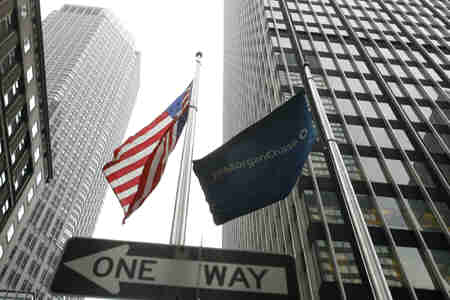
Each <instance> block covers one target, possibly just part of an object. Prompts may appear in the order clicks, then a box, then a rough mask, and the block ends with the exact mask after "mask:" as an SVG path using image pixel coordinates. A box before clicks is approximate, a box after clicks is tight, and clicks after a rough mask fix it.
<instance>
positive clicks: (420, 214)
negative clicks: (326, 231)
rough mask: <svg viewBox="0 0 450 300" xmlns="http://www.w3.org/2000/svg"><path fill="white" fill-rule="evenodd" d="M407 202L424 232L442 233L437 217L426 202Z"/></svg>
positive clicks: (412, 200)
mask: <svg viewBox="0 0 450 300" xmlns="http://www.w3.org/2000/svg"><path fill="white" fill-rule="evenodd" d="M407 201H408V203H409V206H410V207H411V209H412V211H413V212H414V216H415V217H416V219H417V221H418V222H419V224H420V226H422V229H423V230H424V231H440V228H439V223H438V222H437V220H436V217H435V216H434V215H433V213H432V212H431V209H430V208H429V207H428V204H427V203H426V202H425V201H424V200H416V199H407Z"/></svg>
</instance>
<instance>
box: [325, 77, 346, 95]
mask: <svg viewBox="0 0 450 300" xmlns="http://www.w3.org/2000/svg"><path fill="white" fill-rule="evenodd" d="M328 81H329V83H330V88H332V89H335V90H337V91H344V92H345V91H346V89H345V86H344V82H343V81H342V78H340V77H336V76H328Z"/></svg>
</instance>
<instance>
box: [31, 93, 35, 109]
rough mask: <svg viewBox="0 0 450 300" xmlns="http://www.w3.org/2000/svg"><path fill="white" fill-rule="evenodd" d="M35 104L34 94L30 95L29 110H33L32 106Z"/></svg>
mask: <svg viewBox="0 0 450 300" xmlns="http://www.w3.org/2000/svg"><path fill="white" fill-rule="evenodd" d="M35 105H36V99H35V97H34V95H32V96H31V97H30V112H31V111H32V110H33V108H34V106H35Z"/></svg>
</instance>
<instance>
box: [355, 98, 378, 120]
mask: <svg viewBox="0 0 450 300" xmlns="http://www.w3.org/2000/svg"><path fill="white" fill-rule="evenodd" d="M358 104H359V106H360V107H361V110H362V113H363V115H364V116H365V117H366V118H378V115H377V113H376V111H375V109H374V107H373V102H370V101H358Z"/></svg>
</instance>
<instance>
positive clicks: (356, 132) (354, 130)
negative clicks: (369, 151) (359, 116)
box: [347, 125, 370, 146]
mask: <svg viewBox="0 0 450 300" xmlns="http://www.w3.org/2000/svg"><path fill="white" fill-rule="evenodd" d="M347 127H348V131H349V133H350V136H351V138H352V140H353V142H354V143H355V144H357V145H361V146H370V142H369V139H368V138H367V135H366V132H365V131H364V128H363V127H362V126H359V125H348V126H347Z"/></svg>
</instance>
